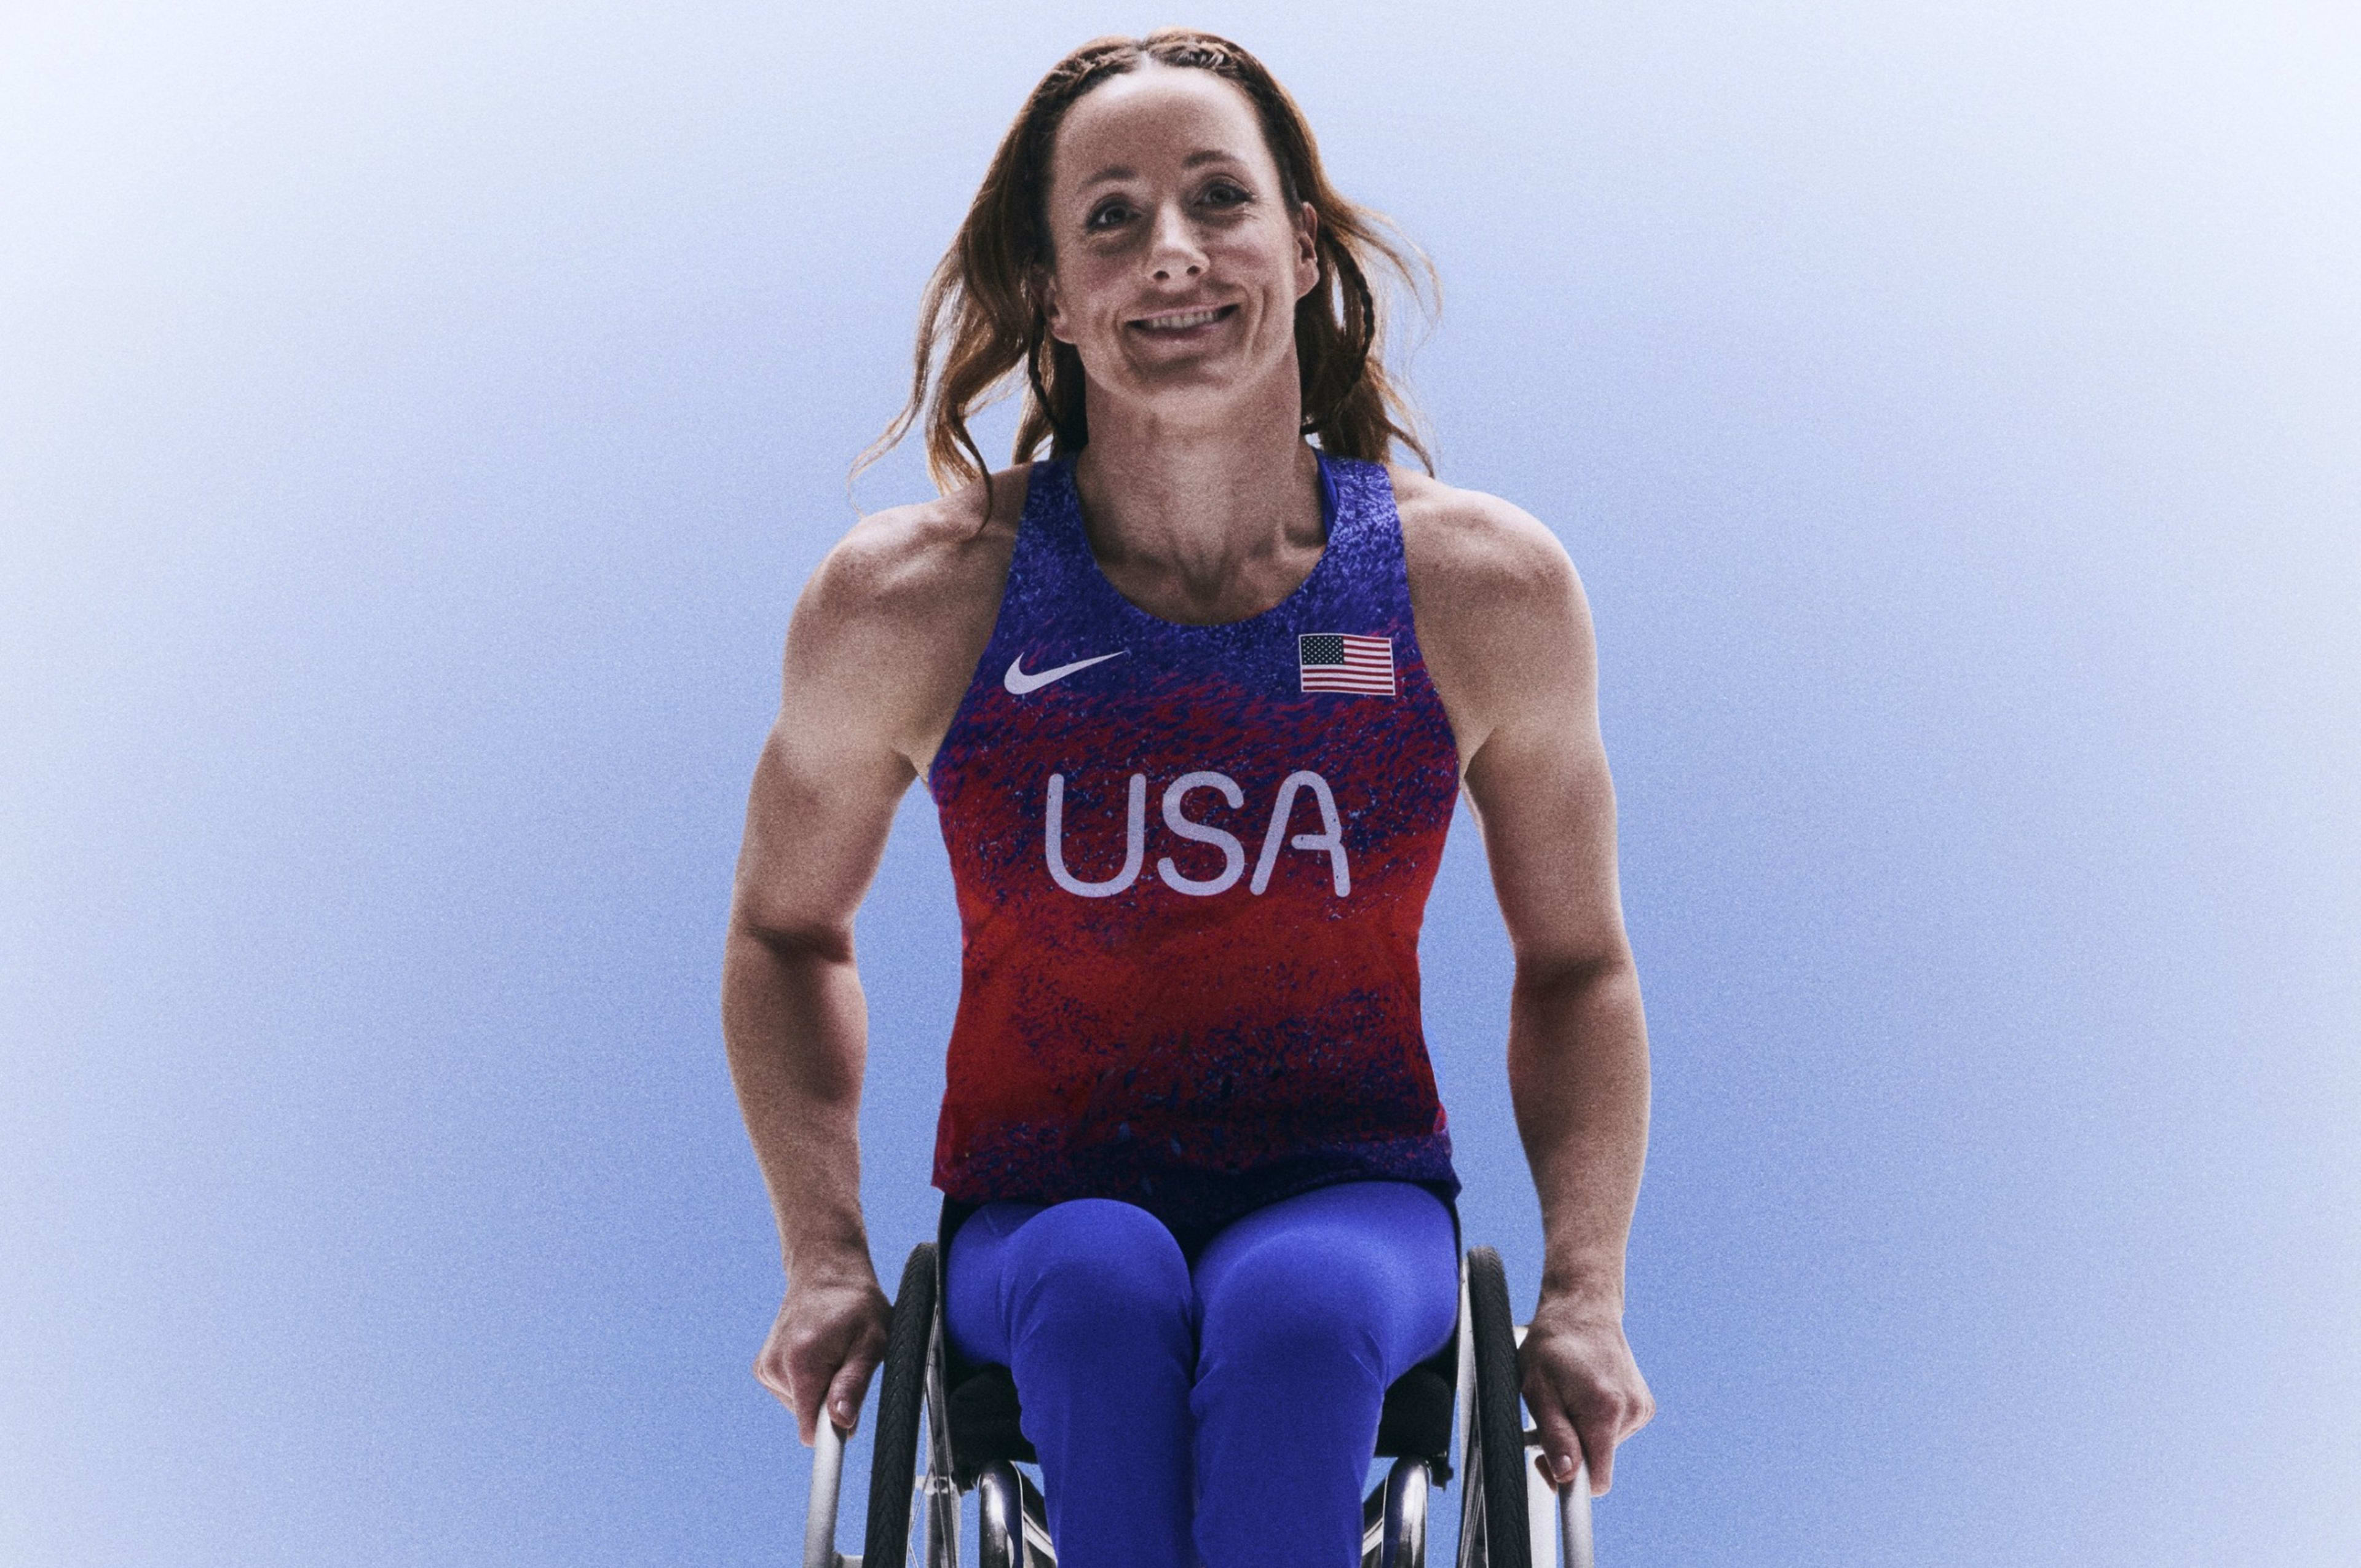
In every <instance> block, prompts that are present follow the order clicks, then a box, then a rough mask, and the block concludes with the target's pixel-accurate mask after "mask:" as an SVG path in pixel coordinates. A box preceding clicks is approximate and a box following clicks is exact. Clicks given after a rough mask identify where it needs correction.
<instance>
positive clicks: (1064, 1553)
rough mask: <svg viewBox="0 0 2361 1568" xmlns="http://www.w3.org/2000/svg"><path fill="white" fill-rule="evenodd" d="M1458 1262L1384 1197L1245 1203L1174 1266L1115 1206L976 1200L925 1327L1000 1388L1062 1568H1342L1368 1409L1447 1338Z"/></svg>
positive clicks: (1149, 1227) (1453, 1245)
mask: <svg viewBox="0 0 2361 1568" xmlns="http://www.w3.org/2000/svg"><path fill="white" fill-rule="evenodd" d="M1457 1245H1458V1244H1457V1239H1456V1236H1455V1233H1454V1231H1453V1228H1452V1223H1451V1212H1450V1210H1449V1209H1447V1208H1446V1207H1444V1202H1443V1201H1442V1200H1441V1199H1439V1198H1437V1197H1436V1196H1435V1195H1434V1194H1433V1193H1432V1192H1429V1191H1428V1190H1426V1189H1424V1188H1422V1187H1415V1186H1412V1185H1411V1184H1409V1183H1407V1182H1399V1181H1356V1182H1350V1183H1346V1184H1344V1185H1341V1186H1335V1187H1323V1188H1320V1189H1318V1190H1315V1191H1312V1192H1306V1193H1303V1194H1301V1196H1299V1197H1295V1198H1290V1199H1286V1200H1284V1201H1280V1202H1278V1203H1273V1204H1271V1205H1270V1206H1269V1207H1268V1208H1265V1209H1258V1210H1257V1211H1255V1212H1253V1213H1251V1214H1248V1215H1246V1217H1245V1218H1243V1219H1240V1220H1238V1221H1237V1222H1235V1223H1233V1224H1231V1225H1230V1226H1229V1227H1228V1228H1227V1229H1225V1230H1223V1231H1220V1232H1217V1233H1216V1234H1214V1235H1213V1239H1212V1240H1211V1241H1209V1242H1207V1243H1206V1244H1205V1246H1204V1249H1203V1251H1202V1252H1201V1253H1200V1254H1199V1255H1198V1256H1197V1259H1196V1262H1195V1263H1194V1265H1193V1266H1192V1265H1191V1263H1190V1262H1189V1260H1188V1259H1187V1258H1186V1257H1185V1256H1184V1255H1183V1254H1182V1252H1181V1249H1180V1243H1179V1242H1178V1241H1176V1240H1174V1239H1173V1235H1172V1233H1171V1232H1170V1231H1169V1230H1167V1229H1166V1228H1165V1227H1164V1225H1163V1223H1161V1222H1160V1221H1159V1220H1157V1219H1156V1218H1155V1216H1153V1215H1151V1214H1149V1213H1148V1212H1147V1211H1146V1210H1144V1209H1140V1208H1137V1207H1135V1206H1134V1205H1132V1204H1129V1203H1121V1202H1115V1201H1112V1200H1107V1199H1098V1198H1086V1199H1078V1200H1076V1201H1072V1202H1068V1203H1058V1204H1054V1205H1051V1206H1049V1207H1047V1208H1044V1207H1043V1206H1042V1205H1040V1204H1038V1203H1010V1202H1001V1203H987V1204H986V1205H984V1206H983V1208H982V1209H980V1210H978V1211H977V1212H975V1213H974V1214H973V1215H972V1216H970V1217H969V1219H968V1221H967V1223H965V1224H963V1225H961V1227H960V1230H959V1234H957V1235H956V1236H955V1237H953V1238H952V1241H951V1253H950V1270H949V1275H950V1286H949V1291H948V1299H947V1300H946V1301H945V1318H946V1326H947V1327H948V1329H949V1331H950V1338H951V1343H952V1344H953V1345H954V1346H955V1347H956V1348H957V1349H958V1350H959V1352H960V1354H962V1355H964V1356H966V1357H967V1358H968V1359H969V1360H971V1361H982V1362H995V1363H998V1364H1000V1365H1005V1366H1006V1367H1007V1368H1008V1369H1009V1371H1010V1372H1011V1373H1012V1374H1013V1375H1014V1376H1016V1387H1017V1390H1018V1394H1019V1397H1020V1398H1021V1400H1022V1401H1023V1404H1024V1407H1025V1435H1026V1437H1027V1439H1028V1440H1029V1441H1030V1442H1032V1444H1033V1446H1034V1449H1035V1450H1036V1451H1037V1452H1038V1453H1039V1454H1040V1456H1041V1472H1042V1479H1043V1482H1044V1487H1043V1490H1044V1493H1045V1495H1046V1496H1047V1497H1048V1498H1049V1533H1050V1536H1051V1537H1052V1539H1053V1540H1055V1541H1056V1542H1057V1550H1058V1562H1059V1564H1060V1568H1196V1564H1197V1563H1200V1562H1201V1561H1202V1563H1203V1564H1204V1565H1205V1568H1249V1565H1253V1564H1264V1563H1268V1564H1271V1565H1273V1568H1355V1565H1356V1564H1357V1563H1359V1561H1360V1552H1361V1485H1362V1482H1363V1481H1364V1479H1365V1478H1366V1477H1367V1475H1368V1468H1369V1456H1370V1453H1371V1451H1372V1450H1373V1449H1374V1448H1375V1447H1376V1445H1377V1435H1378V1405H1379V1404H1380V1403H1381V1402H1382V1401H1383V1399H1384V1397H1385V1391H1386V1387H1387V1385H1388V1384H1389V1383H1391V1382H1392V1381H1393V1380H1394V1379H1395V1378H1397V1377H1399V1376H1401V1375H1402V1374H1403V1373H1404V1372H1406V1371H1408V1370H1409V1369H1410V1368H1411V1367H1412V1366H1414V1365H1417V1364H1418V1363H1419V1362H1421V1361H1422V1360H1424V1359H1425V1358H1426V1357H1428V1356H1429V1355H1432V1354H1434V1353H1435V1352H1436V1351H1437V1350H1439V1349H1441V1348H1442V1346H1443V1343H1444V1340H1445V1339H1446V1338H1448V1337H1449V1335H1450V1333H1451V1325H1452V1321H1453V1320H1454V1318H1455V1316H1456V1314H1457V1311H1458V1305H1459V1267H1458V1255H1457Z"/></svg>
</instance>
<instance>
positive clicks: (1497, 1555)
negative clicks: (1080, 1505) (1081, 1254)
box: [803, 1242, 1593, 1568]
mask: <svg viewBox="0 0 2361 1568" xmlns="http://www.w3.org/2000/svg"><path fill="white" fill-rule="evenodd" d="M941 1286H942V1275H941V1267H940V1265H939V1260H938V1259H937V1257H936V1252H935V1245H934V1244H933V1243H932V1242H923V1243H921V1244H919V1245H917V1247H916V1248H914V1249H912V1251H911V1253H910V1258H909V1261H908V1263H907V1264H906V1265H905V1266H904V1267H903V1270H902V1284H901V1288H900V1289H899V1290H898V1291H897V1292H896V1293H895V1298H894V1310H893V1326H892V1329H891V1331H890V1332H889V1333H888V1336H887V1341H886V1348H885V1359H884V1364H883V1366H882V1367H881V1369H880V1370H881V1376H880V1377H879V1387H878V1395H877V1407H876V1412H875V1432H876V1442H875V1447H874V1453H873V1456H872V1458H871V1462H870V1471H869V1499H868V1503H869V1508H868V1518H867V1521H866V1523H867V1528H866V1530H864V1531H863V1534H862V1552H861V1553H860V1554H859V1555H853V1554H851V1553H846V1552H838V1551H837V1550H836V1521H837V1505H838V1501H839V1494H840V1491H841V1490H842V1484H843V1476H844V1434H843V1433H842V1432H840V1431H838V1430H837V1427H836V1423H835V1422H834V1421H832V1420H828V1419H827V1418H826V1417H825V1416H823V1417H822V1419H821V1420H820V1423H819V1437H818V1444H817V1445H816V1447H815V1449H814V1451H813V1455H812V1472H811V1497H810V1502H809V1506H808V1508H807V1513H806V1515H805V1520H804V1554H803V1568H903V1565H904V1564H905V1563H906V1561H907V1558H908V1552H909V1538H910V1526H911V1523H912V1519H911V1517H910V1516H911V1513H912V1511H913V1503H914V1502H915V1501H916V1500H917V1498H920V1497H923V1498H924V1499H925V1504H926V1507H925V1510H924V1514H925V1525H926V1530H925V1542H926V1545H925V1550H924V1552H923V1553H922V1554H921V1556H920V1559H919V1561H920V1563H921V1564H922V1568H960V1560H959V1559H960V1542H959V1535H960V1497H961V1492H962V1491H963V1490H964V1489H965V1487H964V1486H962V1485H961V1480H960V1478H959V1475H958V1467H957V1465H956V1464H955V1463H954V1459H953V1448H952V1444H951V1432H950V1403H951V1402H950V1397H949V1390H948V1389H947V1388H946V1387H945V1370H944V1369H945V1365H946V1350H945V1345H944V1341H943V1322H942V1311H941V1305H940V1303H941ZM1523 1334H1524V1330H1523V1328H1522V1327H1521V1325H1518V1324H1516V1323H1514V1322H1513V1321H1511V1315H1510V1307H1509V1288H1508V1279H1507V1276H1506V1275H1505V1274H1504V1273H1503V1271H1502V1269H1501V1266H1500V1256H1499V1254H1498V1253H1497V1252H1495V1251H1493V1250H1492V1249H1491V1248H1490V1247H1471V1248H1469V1249H1468V1250H1467V1251H1466V1254H1465V1255H1462V1257H1461V1258H1460V1264H1459V1321H1458V1322H1457V1323H1456V1324H1455V1326H1454V1328H1453V1329H1452V1337H1453V1343H1454V1354H1455V1360H1456V1364H1457V1378H1456V1387H1455V1391H1454V1398H1453V1407H1452V1439H1453V1442H1452V1446H1453V1448H1454V1449H1455V1451H1456V1454H1457V1458H1458V1464H1457V1467H1456V1468H1457V1471H1458V1475H1459V1477H1460V1480H1461V1484H1462V1485H1463V1486H1465V1487H1466V1491H1465V1493H1464V1494H1463V1497H1465V1499H1466V1500H1465V1501H1464V1502H1463V1504H1462V1506H1461V1508H1460V1516H1459V1541H1458V1550H1457V1553H1456V1558H1455V1568H1549V1565H1550V1563H1551V1561H1552V1559H1553V1558H1555V1559H1556V1562H1557V1564H1558V1568H1593V1562H1592V1552H1591V1532H1590V1474H1589V1471H1588V1470H1587V1468H1585V1467H1583V1466H1581V1465H1580V1464H1579V1462H1578V1461H1577V1465H1576V1472H1575V1476H1574V1479H1573V1481H1572V1482H1570V1483H1568V1484H1567V1485H1565V1486H1558V1487H1554V1488H1553V1487H1552V1486H1550V1484H1549V1483H1548V1482H1547V1481H1545V1480H1543V1477H1542V1475H1541V1472H1540V1470H1539V1468H1538V1467H1537V1466H1536V1465H1535V1464H1533V1463H1532V1456H1533V1455H1534V1454H1535V1453H1537V1452H1538V1446H1537V1444H1538V1438H1537V1435H1536V1434H1535V1433H1534V1432H1532V1431H1529V1430H1527V1428H1526V1427H1525V1425H1524V1420H1523V1415H1522V1408H1521V1404H1520V1402H1519V1395H1518V1386H1519V1377H1518V1372H1517V1349H1516V1347H1517V1344H1518V1343H1519V1342H1520V1341H1521V1339H1522V1337H1523ZM921 1409H923V1410H924V1412H925V1426H926V1431H927V1444H926V1449H927V1454H926V1459H927V1463H926V1469H925V1471H924V1473H923V1474H920V1473H919V1470H918V1428H919V1415H920V1411H921ZM1494 1455H1499V1456H1501V1458H1500V1459H1499V1461H1497V1462H1495V1461H1494V1459H1493V1456H1494ZM1448 1457H1449V1456H1448V1455H1446V1456H1444V1458H1445V1459H1446V1461H1447V1459H1448ZM1442 1470H1443V1475H1442V1476H1441V1477H1438V1476H1437V1475H1435V1473H1434V1469H1433V1467H1431V1466H1430V1464H1429V1461H1428V1460H1427V1459H1425V1458H1421V1457H1417V1456H1415V1455H1405V1456H1402V1457H1400V1458H1397V1459H1395V1460H1394V1462H1393V1464H1392V1466H1391V1467H1390V1468H1389V1470H1388V1472H1387V1475H1386V1477H1385V1479H1384V1480H1383V1481H1381V1482H1379V1483H1378V1486H1376V1487H1375V1488H1374V1489H1373V1490H1372V1491H1371V1492H1370V1493H1369V1496H1368V1498H1367V1501H1366V1502H1364V1503H1363V1505H1362V1510H1361V1564H1362V1568H1425V1565H1426V1513H1427V1498H1428V1493H1429V1490H1430V1488H1431V1487H1432V1486H1438V1485H1447V1484H1448V1477H1449V1476H1450V1475H1451V1472H1452V1466H1451V1465H1450V1464H1448V1463H1445V1464H1444V1465H1443V1466H1442ZM972 1485H973V1486H974V1489H975V1492H976V1503H977V1519H978V1530H977V1535H978V1540H977V1542H976V1546H977V1555H978V1557H979V1559H980V1563H981V1568H1057V1561H1058V1559H1057V1553H1056V1548H1055V1546H1054V1544H1053V1543H1052V1541H1050V1539H1049V1522H1048V1517H1047V1511H1046V1508H1045V1506H1044V1503H1043V1500H1042V1497H1041V1492H1040V1489H1039V1488H1038V1486H1035V1485H1034V1484H1033V1481H1032V1479H1031V1477H1029V1476H1027V1475H1026V1474H1025V1473H1024V1472H1023V1471H1021V1470H1019V1469H1018V1468H1017V1467H1016V1462H1015V1461H1013V1460H1011V1459H1008V1458H1005V1457H994V1458H992V1459H989V1460H987V1461H986V1462H985V1463H984V1464H982V1465H981V1466H980V1467H979V1468H978V1470H977V1471H976V1473H975V1475H974V1476H973V1478H972ZM1553 1492H1554V1494H1555V1495H1554V1496H1552V1494H1553ZM1553 1515H1554V1519H1553V1517H1552V1516H1553ZM1553 1525H1554V1529H1553V1528H1552V1527H1553ZM1553 1537H1554V1538H1555V1548H1556V1549H1555V1551H1553V1550H1552V1538H1553Z"/></svg>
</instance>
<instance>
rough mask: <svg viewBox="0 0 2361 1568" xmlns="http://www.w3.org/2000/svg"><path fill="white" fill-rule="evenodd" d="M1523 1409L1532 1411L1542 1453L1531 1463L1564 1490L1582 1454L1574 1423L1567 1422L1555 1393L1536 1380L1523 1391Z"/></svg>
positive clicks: (1539, 1380)
mask: <svg viewBox="0 0 2361 1568" xmlns="http://www.w3.org/2000/svg"><path fill="white" fill-rule="evenodd" d="M1536 1395H1538V1396H1539V1397H1538V1398H1536V1397H1535V1396H1536ZM1525 1408H1526V1409H1530V1410H1531V1411H1532V1414H1533V1431H1534V1433H1535V1434H1536V1435H1537V1436H1538V1437H1539V1438H1540V1439H1541V1447H1542V1451H1541V1453H1539V1454H1537V1455H1535V1456H1534V1460H1533V1463H1534V1464H1537V1465H1539V1466H1540V1467H1541V1473H1542V1475H1543V1477H1544V1478H1546V1479H1547V1480H1548V1481H1549V1482H1550V1483H1551V1484H1552V1485H1554V1486H1565V1484H1566V1483H1567V1482H1569V1481H1572V1480H1573V1479H1574V1467H1575V1460H1576V1457H1577V1456H1579V1455H1580V1454H1581V1453H1582V1442H1581V1440H1580V1439H1579V1438H1578V1437H1576V1434H1575V1430H1574V1423H1573V1422H1572V1421H1571V1420H1567V1419H1566V1414H1565V1405H1564V1404H1562V1403H1561V1402H1560V1401H1559V1399H1558V1398H1557V1391H1556V1390H1555V1389H1554V1388H1552V1387H1549V1386H1548V1384H1547V1383H1546V1382H1545V1381H1543V1379H1541V1378H1538V1377H1536V1378H1534V1379H1533V1387H1529V1388H1528V1389H1527V1390H1526V1393H1525Z"/></svg>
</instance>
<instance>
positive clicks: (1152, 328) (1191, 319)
mask: <svg viewBox="0 0 2361 1568" xmlns="http://www.w3.org/2000/svg"><path fill="white" fill-rule="evenodd" d="M1220 314H1221V310H1220V308H1219V307H1218V306H1217V307H1215V308H1214V309H1213V310H1210V311H1191V312H1189V313H1187V314H1185V315H1177V316H1157V317H1154V318H1152V319H1150V320H1148V321H1144V322H1142V323H1139V324H1140V325H1141V326H1143V327H1145V328H1147V329H1148V331H1149V332H1180V331H1184V330H1186V329H1187V328H1189V327H1192V326H1203V325H1204V324H1205V323H1207V322H1209V321H1212V320H1213V319H1214V318H1215V317H1217V316H1219V315H1220Z"/></svg>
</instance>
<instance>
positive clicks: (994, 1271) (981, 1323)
mask: <svg viewBox="0 0 2361 1568" xmlns="http://www.w3.org/2000/svg"><path fill="white" fill-rule="evenodd" d="M1041 1210H1042V1205H1040V1204H1038V1203H1010V1202H999V1203H986V1204H985V1205H984V1206H983V1208H981V1209H978V1210H977V1211H976V1212H974V1213H972V1214H970V1215H969V1216H968V1217H967V1220H966V1222H965V1223H962V1224H961V1226H960V1228H959V1230H958V1231H957V1232H956V1233H955V1234H953V1235H952V1236H951V1250H950V1256H949V1257H947V1258H945V1259H944V1260H943V1332H945V1333H946V1334H947V1335H949V1336H950V1342H951V1346H952V1348H953V1349H955V1350H957V1351H958V1352H959V1353H960V1354H961V1355H963V1356H965V1357H967V1358H968V1359H969V1360H970V1361H975V1362H989V1363H991V1364H993V1365H998V1366H1005V1365H1008V1352H1009V1344H1008V1320H1007V1314H1006V1313H1005V1312H1004V1311H1003V1310H1001V1306H1000V1302H1001V1299H1002V1292H1003V1288H1004V1276H1005V1272H1006V1269H1007V1266H1008V1263H1009V1244H1010V1243H1011V1242H1012V1241H1014V1240H1015V1239H1016V1233H1017V1231H1018V1230H1020V1229H1021V1228H1023V1226H1024V1224H1025V1223H1026V1222H1027V1220H1030V1219H1031V1218H1033V1216H1034V1215H1036V1214H1038V1213H1039V1212H1041Z"/></svg>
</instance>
